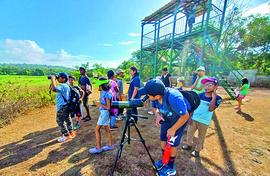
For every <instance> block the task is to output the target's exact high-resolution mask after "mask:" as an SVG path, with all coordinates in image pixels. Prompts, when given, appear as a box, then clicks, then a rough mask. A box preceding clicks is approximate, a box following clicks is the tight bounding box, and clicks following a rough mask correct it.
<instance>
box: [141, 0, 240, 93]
mask: <svg viewBox="0 0 270 176" xmlns="http://www.w3.org/2000/svg"><path fill="white" fill-rule="evenodd" d="M226 9H227V0H171V1H170V2H169V3H167V4H166V5H165V6H163V7H162V8H160V9H159V10H157V11H156V12H154V13H152V14H151V15H149V16H147V17H145V18H144V19H143V20H142V23H141V53H140V60H139V64H140V71H141V73H143V74H147V75H150V74H151V75H152V76H151V77H153V78H154V77H156V76H157V74H158V73H160V72H161V69H162V68H163V67H165V66H166V67H169V72H171V73H172V72H176V71H175V70H177V72H181V73H184V72H185V71H191V70H194V69H195V68H197V67H198V66H201V65H203V66H205V67H206V70H207V75H212V76H213V75H214V76H216V77H218V78H219V79H220V80H222V79H223V78H222V75H224V73H225V72H226V73H227V74H228V73H230V71H231V70H232V69H233V67H232V66H230V65H228V64H229V63H226V62H225V60H224V57H225V55H224V54H223V55H222V56H221V54H220V53H219V48H220V43H221V34H222V29H223V24H224V20H225V12H226ZM234 73H235V72H234ZM234 76H235V78H236V80H240V79H241V78H242V77H243V76H242V75H241V74H240V73H239V72H236V74H235V75H234ZM222 86H223V87H224V88H225V90H226V91H227V93H228V94H229V95H230V96H231V97H232V98H233V97H234V93H233V91H232V90H233V88H232V86H231V85H230V84H229V83H228V82H227V81H226V80H223V81H222Z"/></svg>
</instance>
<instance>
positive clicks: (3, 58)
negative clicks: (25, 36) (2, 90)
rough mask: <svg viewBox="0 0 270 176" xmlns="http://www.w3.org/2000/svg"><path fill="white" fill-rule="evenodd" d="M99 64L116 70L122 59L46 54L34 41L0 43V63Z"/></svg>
mask: <svg viewBox="0 0 270 176" xmlns="http://www.w3.org/2000/svg"><path fill="white" fill-rule="evenodd" d="M86 62H89V63H90V64H94V63H99V64H102V65H103V66H105V67H110V68H116V67H117V66H118V65H120V64H121V63H122V62H123V59H113V58H110V59H100V58H95V57H93V56H89V55H73V54H70V53H69V52H67V51H66V50H64V49H60V50H59V51H57V52H55V53H48V52H46V51H45V50H44V49H43V48H42V47H40V46H39V45H38V44H37V43H36V42H35V41H31V40H13V39H6V40H4V41H0V63H14V64H15V63H16V64H22V63H26V64H44V65H57V66H65V67H74V66H79V65H81V64H82V63H86Z"/></svg>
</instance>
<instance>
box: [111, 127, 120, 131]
mask: <svg viewBox="0 0 270 176" xmlns="http://www.w3.org/2000/svg"><path fill="white" fill-rule="evenodd" d="M117 129H118V126H112V127H110V130H111V131H114V130H117Z"/></svg>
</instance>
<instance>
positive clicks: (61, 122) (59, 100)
mask: <svg viewBox="0 0 270 176" xmlns="http://www.w3.org/2000/svg"><path fill="white" fill-rule="evenodd" d="M56 79H57V81H58V82H59V83H60V84H59V85H58V86H56V81H55V80H56ZM67 81H68V75H67V74H66V73H59V74H58V75H57V76H55V75H52V76H51V86H52V90H53V91H54V92H57V95H56V122H57V124H58V126H59V127H60V129H61V133H62V136H61V137H60V138H58V142H65V141H66V140H67V139H69V138H74V137H75V133H74V132H73V129H72V120H71V118H70V116H69V109H68V102H67V101H68V100H69V97H70V87H69V85H68V84H67Z"/></svg>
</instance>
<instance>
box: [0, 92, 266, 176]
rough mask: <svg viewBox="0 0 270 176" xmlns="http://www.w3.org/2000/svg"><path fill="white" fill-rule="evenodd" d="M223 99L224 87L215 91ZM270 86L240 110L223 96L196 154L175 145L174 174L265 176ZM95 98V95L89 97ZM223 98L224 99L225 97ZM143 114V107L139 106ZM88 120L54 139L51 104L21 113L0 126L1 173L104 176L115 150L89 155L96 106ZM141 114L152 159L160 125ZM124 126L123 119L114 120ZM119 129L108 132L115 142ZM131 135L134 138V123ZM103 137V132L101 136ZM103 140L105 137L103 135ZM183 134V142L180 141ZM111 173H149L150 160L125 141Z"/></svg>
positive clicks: (157, 150)
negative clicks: (59, 139)
mask: <svg viewBox="0 0 270 176" xmlns="http://www.w3.org/2000/svg"><path fill="white" fill-rule="evenodd" d="M219 92H220V94H221V95H222V96H223V97H224V98H225V97H226V95H225V93H224V91H223V90H219ZM269 97H270V89H251V91H250V94H249V95H248V96H247V99H246V101H244V106H243V108H242V113H236V112H235V110H234V109H233V107H234V105H235V103H236V102H234V101H227V100H225V101H224V102H223V104H222V105H221V106H220V108H219V109H217V110H216V113H215V115H214V117H213V120H212V123H211V125H210V127H209V129H208V132H207V136H206V141H205V146H204V150H203V151H202V152H201V158H200V159H194V158H192V157H191V156H190V154H189V153H188V152H183V151H182V150H181V149H180V148H179V151H178V156H177V159H176V168H177V175H200V176H201V175H270V157H269V156H270V138H269V136H270V106H269V104H270V99H269ZM95 98H97V95H95V96H94V97H92V99H95ZM225 99H226V98H225ZM140 112H141V113H142V114H144V115H146V114H147V111H144V110H140ZM91 114H92V116H93V120H91V121H90V122H83V123H82V128H80V129H79V130H78V131H77V137H76V138H75V139H73V140H69V141H67V142H65V143H57V141H56V139H57V137H59V136H60V133H59V130H58V128H57V125H56V121H55V107H54V106H48V107H44V108H41V109H37V110H34V111H31V112H29V113H28V114H24V115H21V116H20V117H18V118H16V119H15V120H14V121H13V122H12V124H10V125H8V126H6V127H4V128H2V129H0V134H1V135H0V175H3V176H7V175H8V176H9V175H12V176H13V175H24V176H26V175H44V176H45V175H46V176H48V175H63V176H65V175H90V176H91V175H101V176H105V175H108V173H109V171H110V170H111V168H112V164H113V158H114V153H115V152H116V150H114V152H104V153H102V154H100V155H90V154H89V153H88V149H89V148H90V147H93V146H95V134H94V128H95V125H96V122H97V118H98V110H97V108H96V107H93V106H92V107H91ZM147 116H149V119H148V120H144V119H140V120H139V122H138V127H139V129H140V131H141V133H142V136H143V138H144V139H145V141H146V145H147V147H148V148H149V150H150V153H151V155H152V156H153V158H154V159H155V160H157V159H158V158H159V157H160V154H161V151H160V148H159V129H158V128H157V127H155V125H154V121H155V119H154V116H151V115H147ZM118 123H119V126H120V127H122V126H123V122H122V121H120V122H118ZM121 129H122V128H120V129H119V130H117V131H113V132H112V133H113V141H114V143H115V144H118V142H119V138H120V134H121ZM131 129H132V131H131V137H132V138H138V136H137V135H136V133H135V131H134V129H133V127H131ZM103 136H104V137H105V135H103ZM102 141H103V144H106V138H103V139H102ZM185 141H186V140H185V137H184V139H183V141H182V142H183V143H185ZM115 175H123V176H126V175H127V176H129V175H130V176H131V175H132V176H133V175H134V176H137V175H138V176H139V175H140V176H141V175H145V176H151V175H155V173H154V172H153V170H152V165H151V162H150V159H149V157H148V155H147V153H146V151H145V150H144V148H143V145H142V144H141V143H140V142H138V141H131V144H130V145H128V144H125V145H124V149H123V153H122V156H121V158H120V160H119V162H118V164H117V168H116V172H115Z"/></svg>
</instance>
